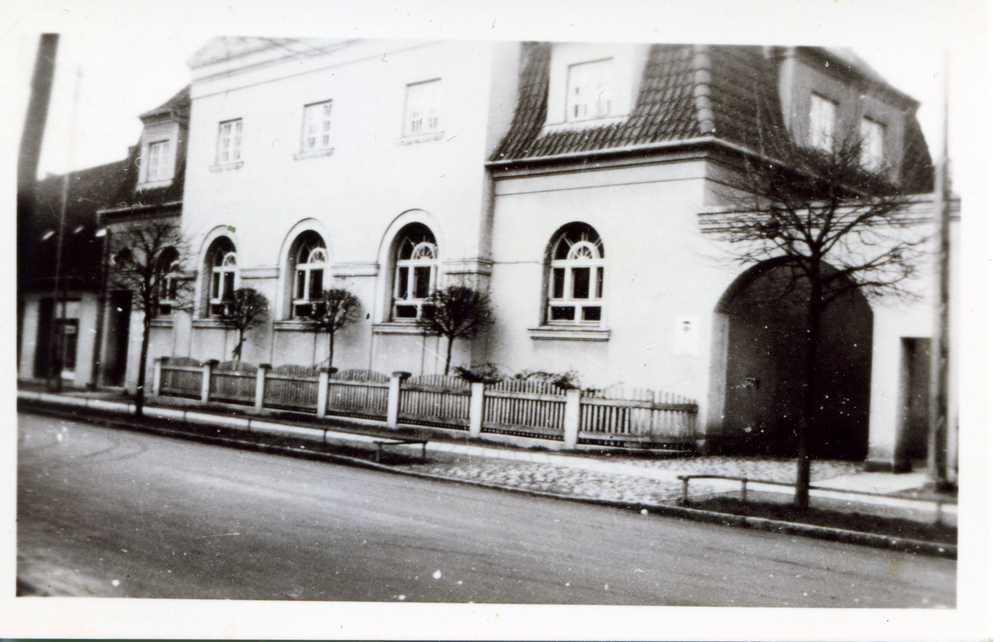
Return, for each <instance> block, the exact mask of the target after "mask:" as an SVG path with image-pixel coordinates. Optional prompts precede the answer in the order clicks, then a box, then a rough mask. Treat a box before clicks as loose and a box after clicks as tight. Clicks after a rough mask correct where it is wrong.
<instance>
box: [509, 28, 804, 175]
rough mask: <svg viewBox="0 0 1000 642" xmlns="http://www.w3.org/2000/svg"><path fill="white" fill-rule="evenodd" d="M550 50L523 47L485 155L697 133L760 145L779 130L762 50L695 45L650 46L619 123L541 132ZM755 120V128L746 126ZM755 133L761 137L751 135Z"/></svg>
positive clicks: (541, 153)
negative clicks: (507, 123) (504, 122)
mask: <svg viewBox="0 0 1000 642" xmlns="http://www.w3.org/2000/svg"><path fill="white" fill-rule="evenodd" d="M550 52H551V45H549V44H547V43H528V44H526V45H525V47H524V49H523V55H522V62H521V69H522V71H521V82H520V86H519V97H518V98H519V100H518V107H517V110H516V112H515V115H514V124H513V125H512V126H511V129H510V132H509V133H508V135H507V137H506V138H505V139H504V141H503V142H502V143H501V144H500V146H499V147H498V149H497V151H496V152H495V153H494V155H493V158H492V159H491V160H494V161H503V160H515V159H523V158H537V157H545V156H555V155H561V154H570V153H576V152H589V151H598V150H608V149H614V148H619V147H630V146H633V145H644V144H649V143H659V142H666V141H680V140H689V139H692V138H699V137H702V136H714V137H716V138H720V139H723V140H729V141H730V142H733V143H737V144H740V145H744V146H748V147H751V148H753V149H759V148H763V149H768V148H769V147H770V146H771V145H772V143H773V141H772V140H771V138H772V137H773V136H779V137H780V136H783V135H784V131H783V130H784V128H783V126H782V125H781V123H780V114H781V110H780V106H779V105H780V103H779V102H778V95H777V82H776V80H775V72H774V70H773V68H772V67H771V65H770V63H769V62H768V61H767V59H766V58H765V57H764V55H763V51H762V49H761V48H760V47H708V46H698V45H653V46H652V47H651V49H650V53H649V59H648V60H647V62H646V66H645V70H644V72H643V76H642V83H641V85H640V87H639V93H638V96H637V98H636V104H635V107H634V108H633V109H632V112H631V113H630V114H629V116H628V118H627V119H626V120H625V121H624V122H621V123H618V124H614V125H609V126H605V127H596V128H587V129H581V130H575V131H552V132H543V131H542V130H543V125H544V124H545V118H546V111H547V104H546V103H547V99H548V80H549V57H550ZM758 106H760V109H758V108H757V107H758ZM762 121H763V122H762ZM758 123H759V124H760V125H762V126H761V127H756V126H754V127H751V126H750V125H755V124H758ZM761 131H763V132H768V135H767V136H762V135H760V134H758V133H757V132H761Z"/></svg>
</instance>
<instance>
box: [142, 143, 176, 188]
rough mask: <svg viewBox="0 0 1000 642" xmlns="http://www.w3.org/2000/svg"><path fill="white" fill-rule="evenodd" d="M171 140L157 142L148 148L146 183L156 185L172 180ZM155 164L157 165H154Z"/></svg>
mask: <svg viewBox="0 0 1000 642" xmlns="http://www.w3.org/2000/svg"><path fill="white" fill-rule="evenodd" d="M169 154H170V140H169V139H164V140H157V141H153V142H151V143H149V145H148V146H147V147H146V168H145V169H146V180H145V181H144V182H146V183H155V182H157V181H165V180H169V179H170V178H172V177H171V176H170V172H168V170H169V167H168V161H169ZM154 163H155V165H154Z"/></svg>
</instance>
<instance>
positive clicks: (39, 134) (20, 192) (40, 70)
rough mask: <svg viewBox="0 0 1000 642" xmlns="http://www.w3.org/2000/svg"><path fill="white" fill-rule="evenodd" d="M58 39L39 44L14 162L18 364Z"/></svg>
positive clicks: (47, 38) (46, 38)
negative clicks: (36, 194) (25, 284)
mask: <svg viewBox="0 0 1000 642" xmlns="http://www.w3.org/2000/svg"><path fill="white" fill-rule="evenodd" d="M58 48H59V36H58V35H57V34H54V33H44V34H42V36H41V38H40V39H39V41H38V53H37V54H36V55H35V70H34V72H33V73H32V76H31V99H30V100H29V102H28V112H27V114H26V115H25V117H24V131H23V132H22V133H21V149H20V153H19V154H18V160H17V279H16V280H17V290H18V297H17V355H18V358H17V361H18V363H20V362H21V330H22V322H23V316H24V311H23V303H24V299H23V297H22V296H21V294H22V291H21V284H22V281H23V279H24V278H25V276H26V270H27V269H28V268H27V266H28V264H29V263H28V261H29V259H28V255H29V254H30V252H31V248H32V245H33V244H32V243H31V235H32V233H33V231H34V230H33V229H32V225H31V222H32V216H31V212H32V210H33V209H34V202H35V199H34V190H35V182H36V176H37V174H38V158H39V156H41V153H42V139H43V135H44V133H45V122H46V120H47V118H48V114H49V99H50V97H51V96H52V77H53V71H54V69H55V64H56V51H57V50H58Z"/></svg>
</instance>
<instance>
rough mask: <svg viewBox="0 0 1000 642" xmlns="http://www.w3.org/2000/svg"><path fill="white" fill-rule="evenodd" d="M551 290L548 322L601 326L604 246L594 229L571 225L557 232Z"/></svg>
mask: <svg viewBox="0 0 1000 642" xmlns="http://www.w3.org/2000/svg"><path fill="white" fill-rule="evenodd" d="M548 289H549V291H548V306H547V310H548V314H547V319H546V321H547V322H548V323H552V324H598V323H600V321H601V310H602V308H603V303H602V299H603V297H604V246H603V244H602V243H601V237H600V236H599V235H598V234H597V231H596V230H594V228H592V227H590V226H589V225H587V224H585V223H571V224H570V225H567V226H565V227H564V228H562V229H561V230H560V231H559V232H556V235H555V236H554V237H553V242H552V244H551V245H550V254H549V284H548Z"/></svg>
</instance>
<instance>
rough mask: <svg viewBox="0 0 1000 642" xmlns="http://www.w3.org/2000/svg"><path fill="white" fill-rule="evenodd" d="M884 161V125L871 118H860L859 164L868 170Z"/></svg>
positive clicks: (878, 166)
mask: <svg viewBox="0 0 1000 642" xmlns="http://www.w3.org/2000/svg"><path fill="white" fill-rule="evenodd" d="M884 162H885V126H884V125H882V124H881V123H877V122H875V121H874V120H872V119H871V118H862V119H861V166H862V167H864V168H865V169H867V170H868V171H870V172H877V171H879V170H880V169H882V165H883V163H884Z"/></svg>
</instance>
